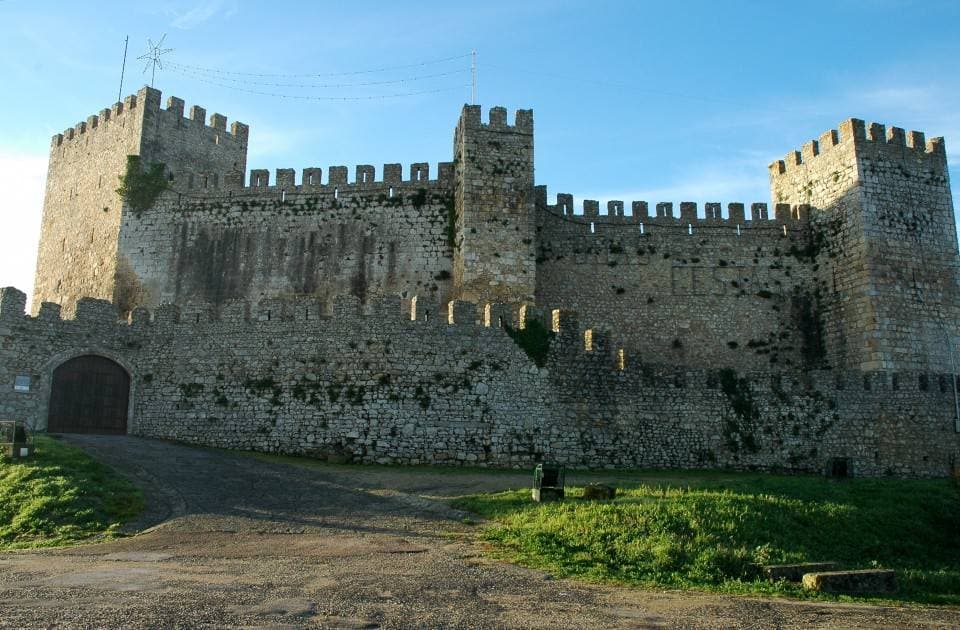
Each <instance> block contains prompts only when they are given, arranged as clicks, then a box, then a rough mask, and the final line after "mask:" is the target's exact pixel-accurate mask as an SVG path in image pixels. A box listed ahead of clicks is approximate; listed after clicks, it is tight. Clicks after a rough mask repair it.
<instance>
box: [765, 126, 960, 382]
mask: <svg viewBox="0 0 960 630" xmlns="http://www.w3.org/2000/svg"><path fill="white" fill-rule="evenodd" d="M770 182H771V191H772V196H773V198H774V199H775V200H776V201H777V202H786V203H795V204H810V206H811V212H810V217H811V222H812V245H813V250H814V252H813V253H814V254H815V255H816V262H817V263H818V264H817V266H818V273H817V278H818V284H819V288H820V292H821V295H822V296H823V298H824V299H823V319H824V321H825V322H826V323H827V340H828V347H829V348H830V349H831V354H832V360H833V361H834V362H835V363H836V364H838V365H842V366H848V367H857V368H864V369H913V370H927V369H946V368H947V367H948V366H950V365H951V358H950V348H951V347H954V348H955V347H956V343H957V339H958V334H960V328H958V324H957V322H958V315H960V312H958V310H957V309H958V306H960V287H958V284H957V283H958V278H960V276H958V273H957V272H958V263H960V259H958V256H957V232H956V223H955V217H954V213H953V202H952V197H951V194H950V183H949V179H948V172H947V161H946V153H945V149H944V144H943V139H942V138H936V139H933V140H931V141H929V142H927V141H926V140H925V138H924V134H922V133H920V132H917V131H911V132H909V133H905V132H904V130H903V129H900V128H897V127H891V128H890V129H889V130H886V129H885V128H884V127H883V126H882V125H878V124H876V123H874V124H871V125H869V126H867V125H865V123H864V122H863V121H862V120H857V119H850V120H847V121H845V122H844V123H842V124H841V125H840V128H839V130H830V131H828V132H826V133H824V134H823V135H822V136H821V137H820V139H819V140H815V141H811V142H808V143H807V144H805V145H804V146H803V148H802V150H801V151H792V152H791V153H790V154H788V155H787V156H786V158H785V159H784V160H780V161H778V162H775V163H774V164H772V165H771V167H770Z"/></svg>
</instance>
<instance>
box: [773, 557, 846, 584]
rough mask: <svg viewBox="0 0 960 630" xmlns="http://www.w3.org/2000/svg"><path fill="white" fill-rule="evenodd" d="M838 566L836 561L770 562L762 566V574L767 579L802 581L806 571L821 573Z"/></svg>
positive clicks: (833, 569) (774, 580)
mask: <svg viewBox="0 0 960 630" xmlns="http://www.w3.org/2000/svg"><path fill="white" fill-rule="evenodd" d="M838 568H839V566H838V564H837V563H836V562H800V563H797V564H771V565H767V566H765V567H763V574H764V575H766V576H767V579H768V580H771V581H773V582H776V581H777V580H786V581H788V582H802V581H803V576H804V575H806V574H807V573H822V572H827V571H836V570H837V569H838Z"/></svg>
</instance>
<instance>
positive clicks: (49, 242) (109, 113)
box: [33, 96, 143, 312]
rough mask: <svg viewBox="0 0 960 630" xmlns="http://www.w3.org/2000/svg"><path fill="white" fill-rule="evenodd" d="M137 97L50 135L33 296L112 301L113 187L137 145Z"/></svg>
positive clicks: (117, 207)
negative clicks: (59, 132) (128, 156)
mask: <svg viewBox="0 0 960 630" xmlns="http://www.w3.org/2000/svg"><path fill="white" fill-rule="evenodd" d="M142 123H143V107H142V102H141V101H139V100H138V97H137V96H128V97H127V98H126V99H125V100H124V101H123V102H122V103H117V104H115V105H114V106H113V107H112V108H111V109H104V110H102V111H101V112H100V113H99V114H97V115H94V116H90V117H89V118H87V119H86V121H84V122H80V123H77V124H76V125H75V126H74V127H71V128H69V129H67V130H66V131H64V132H63V133H62V134H57V135H55V136H54V137H53V140H52V142H51V145H50V161H49V166H48V170H47V188H46V195H45V197H44V202H43V222H42V226H41V233H42V238H41V241H40V248H39V251H38V254H37V271H36V277H35V280H34V294H33V295H34V298H33V304H35V305H36V306H35V307H34V311H36V308H39V305H40V303H41V302H45V301H47V302H57V303H60V304H63V305H64V306H65V309H66V311H67V312H72V311H73V308H74V304H75V303H76V301H77V300H79V299H80V298H82V297H85V296H86V297H95V298H102V299H107V300H113V297H114V296H113V288H114V280H113V279H114V273H115V271H116V253H117V240H118V236H119V232H120V216H121V205H122V204H121V201H120V198H119V197H118V196H117V193H116V192H115V191H116V189H117V187H118V186H119V185H120V179H119V178H120V176H121V175H122V174H123V173H124V172H125V171H126V166H127V155H131V154H133V155H136V154H138V153H139V151H140V142H141V129H142Z"/></svg>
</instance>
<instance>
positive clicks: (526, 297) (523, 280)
mask: <svg viewBox="0 0 960 630" xmlns="http://www.w3.org/2000/svg"><path fill="white" fill-rule="evenodd" d="M453 151H454V153H453V155H454V164H455V166H456V180H455V181H456V194H455V203H456V205H455V212H456V217H455V222H456V233H455V236H456V240H455V242H454V247H455V248H456V256H455V259H454V268H453V276H454V285H455V287H456V289H457V294H458V297H460V298H462V299H465V300H470V301H474V302H522V301H532V300H533V295H534V290H535V285H536V280H535V278H536V253H535V250H536V246H535V243H534V239H535V234H534V229H535V215H534V189H533V112H532V111H530V110H523V109H521V110H517V112H516V115H515V118H514V124H513V125H508V124H507V110H506V109H504V108H503V107H492V108H490V112H489V119H488V122H487V123H483V122H481V118H480V107H479V106H477V105H465V106H464V108H463V112H462V114H461V115H460V121H459V123H458V125H457V129H456V132H455V134H454V141H453Z"/></svg>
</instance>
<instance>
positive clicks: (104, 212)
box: [33, 87, 249, 315]
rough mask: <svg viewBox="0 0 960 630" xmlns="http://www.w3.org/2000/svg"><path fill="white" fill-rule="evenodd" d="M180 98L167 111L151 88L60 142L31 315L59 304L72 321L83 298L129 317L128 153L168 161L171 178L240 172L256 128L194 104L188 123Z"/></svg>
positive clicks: (52, 165) (53, 148)
mask: <svg viewBox="0 0 960 630" xmlns="http://www.w3.org/2000/svg"><path fill="white" fill-rule="evenodd" d="M183 109H184V102H183V101H182V100H181V99H179V98H176V97H170V98H169V99H168V100H167V108H166V109H161V107H160V91H159V90H155V89H153V88H149V87H144V88H142V89H141V90H140V91H139V92H138V93H137V94H136V95H131V96H128V97H126V98H125V99H124V100H123V102H122V103H116V104H114V105H113V106H112V107H111V108H109V109H104V110H101V111H100V113H99V114H95V115H93V116H90V117H88V118H87V119H86V121H84V122H80V123H77V124H76V125H75V126H74V127H71V128H70V129H67V130H66V131H64V132H63V133H62V134H57V135H55V136H54V137H53V140H52V142H51V145H50V162H49V168H48V172H47V188H46V195H45V197H44V202H43V223H42V227H41V233H40V248H39V252H38V256H37V270H36V279H35V284H34V293H33V312H34V313H36V312H37V311H38V310H39V308H40V303H41V302H55V303H57V304H60V305H61V306H62V307H63V312H64V313H65V314H67V315H69V314H72V313H73V312H74V310H75V306H76V301H77V300H78V299H80V298H81V297H95V298H101V299H105V300H110V301H112V302H113V303H114V304H116V305H117V306H118V308H119V309H120V310H127V304H128V302H130V299H131V291H132V290H133V289H131V287H130V286H128V284H129V283H128V282H127V280H128V279H127V275H128V274H127V273H125V269H126V268H128V266H129V265H127V264H126V263H125V261H124V260H122V259H121V257H120V256H119V254H118V241H119V234H120V226H121V219H122V215H123V213H124V212H128V211H129V209H127V208H125V207H123V205H122V203H121V199H120V197H119V195H118V194H117V193H116V189H117V188H118V187H119V185H120V176H121V175H122V174H123V173H124V172H125V170H126V167H127V156H130V155H135V156H139V157H140V159H141V162H142V163H143V164H144V165H149V164H151V163H160V164H163V165H164V168H165V170H166V172H167V174H168V177H170V178H171V181H177V180H181V179H189V178H192V177H195V176H197V175H199V174H202V173H227V172H230V171H238V172H240V173H242V172H243V171H244V170H245V169H246V163H247V140H248V135H249V128H248V127H247V126H246V125H244V124H242V123H237V122H235V123H233V125H232V126H231V128H230V129H229V130H228V129H227V119H226V118H225V117H224V116H221V115H220V114H213V115H212V116H211V117H210V124H209V125H207V124H206V111H205V110H204V109H203V108H202V107H196V106H195V107H193V108H191V110H190V117H189V118H185V117H184V111H183Z"/></svg>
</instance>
